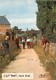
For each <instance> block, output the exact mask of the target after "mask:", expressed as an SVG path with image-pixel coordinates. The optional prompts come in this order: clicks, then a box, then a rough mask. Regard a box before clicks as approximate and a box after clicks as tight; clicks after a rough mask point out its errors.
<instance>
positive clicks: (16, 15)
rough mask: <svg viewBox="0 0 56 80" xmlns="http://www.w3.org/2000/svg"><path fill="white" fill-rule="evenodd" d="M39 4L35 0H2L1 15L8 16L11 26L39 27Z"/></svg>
mask: <svg viewBox="0 0 56 80" xmlns="http://www.w3.org/2000/svg"><path fill="white" fill-rule="evenodd" d="M36 12H37V4H36V1H35V0H0V16H4V15H5V16H6V18H7V19H8V21H9V22H10V23H11V28H12V27H14V26H18V28H19V29H22V30H27V28H28V29H29V30H30V29H35V30H36V29H38V28H37V27H36Z"/></svg>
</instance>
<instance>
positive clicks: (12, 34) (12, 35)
mask: <svg viewBox="0 0 56 80" xmlns="http://www.w3.org/2000/svg"><path fill="white" fill-rule="evenodd" d="M11 37H12V40H13V41H14V32H12V33H11Z"/></svg>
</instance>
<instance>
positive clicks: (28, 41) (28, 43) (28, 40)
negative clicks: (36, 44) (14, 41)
mask: <svg viewBox="0 0 56 80" xmlns="http://www.w3.org/2000/svg"><path fill="white" fill-rule="evenodd" d="M26 42H27V47H28V48H30V38H29V37H27V40H26Z"/></svg>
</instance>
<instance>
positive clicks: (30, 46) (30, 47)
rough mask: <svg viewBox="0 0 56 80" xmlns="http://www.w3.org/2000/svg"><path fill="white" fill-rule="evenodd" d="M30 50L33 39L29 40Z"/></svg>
mask: <svg viewBox="0 0 56 80" xmlns="http://www.w3.org/2000/svg"><path fill="white" fill-rule="evenodd" d="M29 45H30V48H33V38H32V37H31V38H30V42H29Z"/></svg>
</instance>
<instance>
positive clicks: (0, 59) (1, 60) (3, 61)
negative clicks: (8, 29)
mask: <svg viewBox="0 0 56 80" xmlns="http://www.w3.org/2000/svg"><path fill="white" fill-rule="evenodd" d="M9 43H10V53H9V54H10V55H8V54H5V55H4V56H3V55H2V56H0V75H1V73H2V72H3V69H5V67H6V66H7V65H8V64H9V63H10V62H11V61H12V60H15V57H16V56H17V55H19V54H20V52H21V49H18V48H17V47H16V44H15V42H14V41H10V42H9ZM0 50H1V49H0Z"/></svg>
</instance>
